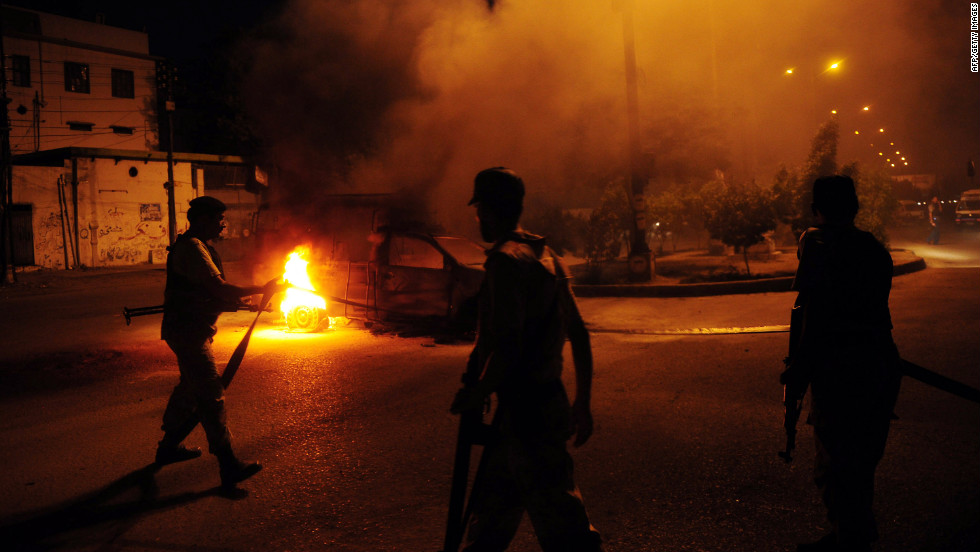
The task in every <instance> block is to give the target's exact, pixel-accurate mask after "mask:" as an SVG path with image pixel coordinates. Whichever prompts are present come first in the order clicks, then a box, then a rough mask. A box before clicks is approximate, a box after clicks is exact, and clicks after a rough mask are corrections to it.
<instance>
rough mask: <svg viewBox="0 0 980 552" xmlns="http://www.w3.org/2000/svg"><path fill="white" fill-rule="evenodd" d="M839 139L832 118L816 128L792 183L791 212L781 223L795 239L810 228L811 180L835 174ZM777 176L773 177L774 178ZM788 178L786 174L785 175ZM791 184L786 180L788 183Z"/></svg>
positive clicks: (835, 124) (837, 130) (835, 121)
mask: <svg viewBox="0 0 980 552" xmlns="http://www.w3.org/2000/svg"><path fill="white" fill-rule="evenodd" d="M839 140H840V128H839V127H838V125H837V120H836V119H831V120H829V121H827V122H826V123H824V124H823V125H821V126H820V130H818V131H817V134H816V136H814V137H813V142H812V143H811V145H810V155H809V156H808V157H807V160H806V163H805V164H804V165H803V169H802V170H801V171H800V178H799V179H798V180H797V182H796V193H795V194H791V195H792V196H795V199H796V202H797V203H796V208H795V212H792V211H787V212H786V213H785V215H784V216H785V217H786V219H785V222H787V223H788V224H789V225H790V226H791V227H792V229H793V233H794V234H796V236H797V237H799V235H800V234H802V233H803V231H804V230H806V229H807V227H809V226H810V221H811V212H810V205H811V204H812V203H813V181H814V180H816V179H818V178H820V177H821V176H833V175H834V174H837V144H838V142H839ZM778 175H779V174H778V173H777V177H778ZM787 178H788V175H787ZM789 182H791V181H788V183H789Z"/></svg>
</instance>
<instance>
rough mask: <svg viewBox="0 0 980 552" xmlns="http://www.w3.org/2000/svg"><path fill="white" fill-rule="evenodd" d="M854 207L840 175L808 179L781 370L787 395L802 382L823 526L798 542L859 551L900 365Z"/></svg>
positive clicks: (875, 253)
mask: <svg viewBox="0 0 980 552" xmlns="http://www.w3.org/2000/svg"><path fill="white" fill-rule="evenodd" d="M857 211H858V199H857V194H856V193H855V189H854V182H853V181H852V180H851V179H850V178H849V177H846V176H831V177H824V178H819V179H817V180H816V182H814V184H813V214H814V216H815V218H816V225H815V226H813V227H811V228H809V229H807V230H806V232H804V233H803V235H802V236H801V238H800V245H799V251H798V256H799V268H798V269H797V272H796V278H795V280H794V282H793V289H794V290H796V291H798V292H799V295H798V297H797V300H796V305H797V306H798V307H799V308H801V309H802V322H803V326H802V332H801V334H800V337H799V338H798V339H799V340H798V342H797V344H796V352H794V354H793V357H792V358H791V359H790V361H789V366H788V368H787V370H786V371H785V372H784V373H783V374H782V376H781V380H782V382H783V383H784V384H786V386H787V394H788V395H790V394H792V395H794V396H795V398H802V396H803V394H804V393H805V392H806V389H807V387H808V386H809V388H810V393H811V399H812V400H811V403H812V407H811V411H810V415H809V418H808V420H807V422H808V423H810V424H811V425H812V426H813V433H814V437H815V442H816V451H817V454H816V460H815V465H814V481H815V482H816V484H817V486H818V488H819V489H820V491H821V493H822V498H823V502H824V505H825V506H826V510H827V519H828V520H829V522H830V525H831V528H832V529H831V531H830V533H828V534H827V535H825V536H824V537H823V538H821V539H820V540H818V541H816V542H813V543H808V544H801V545H799V546H798V548H797V550H799V551H804V552H807V551H809V552H815V551H838V550H840V551H848V552H850V551H868V550H871V543H872V542H873V541H874V540H876V539H877V537H878V533H877V529H876V524H875V519H874V514H873V511H872V503H873V499H874V476H875V469H876V467H877V465H878V462H879V460H881V457H882V454H883V453H884V449H885V441H886V439H887V437H888V429H889V424H890V420H891V416H892V409H893V408H894V406H895V401H896V399H897V397H898V389H899V382H900V380H901V368H900V364H899V363H900V359H899V356H898V350H897V349H896V347H895V343H894V342H893V341H892V334H891V329H892V323H891V314H890V312H889V309H888V295H889V292H890V290H891V280H892V269H893V265H892V259H891V256H890V255H889V253H888V251H887V250H886V249H885V247H884V246H882V244H881V243H879V242H878V240H877V239H875V237H874V236H873V235H871V234H870V233H869V232H864V231H862V230H858V229H857V228H855V227H854V217H855V215H856V214H857Z"/></svg>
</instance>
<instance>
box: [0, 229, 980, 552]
mask: <svg viewBox="0 0 980 552" xmlns="http://www.w3.org/2000/svg"><path fill="white" fill-rule="evenodd" d="M950 234H952V232H950ZM951 238H952V236H951ZM911 239H912V238H911V237H910V238H906V242H909V243H911V242H910V240H911ZM975 245H976V244H975V242H974V234H961V235H959V238H956V239H955V240H953V243H952V244H951V245H949V246H946V248H945V249H943V246H936V247H935V248H932V249H931V250H930V251H929V252H928V253H920V252H919V249H918V248H920V247H922V246H921V245H915V247H916V253H917V254H921V255H922V256H923V258H926V260H927V262H928V263H929V264H930V268H928V269H926V270H923V271H920V272H915V273H912V274H908V275H904V276H900V277H897V278H895V280H894V285H893V291H892V298H891V309H892V316H893V320H894V325H895V332H894V333H895V340H896V342H897V343H898V346H899V350H900V351H901V352H902V355H903V357H905V358H906V359H908V360H910V361H912V362H915V363H917V364H920V365H922V366H925V367H927V368H930V369H932V370H935V371H937V372H940V373H942V374H944V375H946V376H948V377H951V378H954V379H956V380H959V381H961V382H964V383H966V384H968V385H971V386H973V387H978V386H980V370H978V367H980V363H978V361H977V360H978V358H980V340H978V339H977V336H978V335H980V286H978V285H977V284H978V282H980V269H978V268H977V267H978V264H977V258H976V257H977V252H978V251H980V248H976V247H975ZM893 246H899V247H902V246H904V245H903V242H902V240H901V239H898V238H896V239H895V243H893ZM944 252H947V253H944ZM949 252H951V253H949ZM964 252H965V253H964ZM940 253H942V255H940ZM961 254H962V255H963V256H957V255H961ZM929 255H932V256H933V257H936V258H937V259H940V258H942V259H947V260H935V261H932V260H930V259H929ZM950 255H952V256H953V257H952V258H953V260H948V259H949V258H950ZM937 265H938V266H937ZM163 279H164V275H163V272H162V271H161V270H159V269H154V270H144V271H141V272H138V273H137V272H132V273H124V274H122V275H106V276H100V277H93V278H92V279H91V281H87V280H85V281H83V280H84V279H79V281H78V282H77V284H76V285H75V286H73V287H71V288H70V289H66V290H45V289H30V290H28V291H29V293H23V294H16V293H9V292H4V295H3V296H2V297H0V308H2V312H3V313H4V314H3V322H2V327H0V330H2V332H3V333H2V335H3V336H4V337H3V347H2V352H0V442H2V447H0V465H2V466H3V477H2V478H0V496H2V497H3V498H2V499H0V541H2V542H4V543H5V544H4V549H5V550H6V549H13V550H113V551H116V550H118V551H159V550H168V551H192V550H195V551H246V550H256V551H259V550H261V551H269V550H275V551H286V550H289V551H304V550H338V551H382V550H383V551H433V552H435V551H436V550H439V549H440V547H441V544H442V534H443V531H444V529H445V516H446V506H447V500H448V496H449V480H450V472H451V467H452V454H453V447H454V443H455V437H456V436H455V431H456V428H457V420H456V418H455V417H454V416H452V415H451V414H450V413H449V411H448V406H449V403H450V401H451V399H452V397H453V394H454V392H455V390H456V389H457V388H458V386H459V376H460V375H461V373H462V370H463V368H464V364H465V360H466V356H467V354H468V353H469V350H470V347H471V346H472V345H471V344H470V343H465V342H463V343H453V344H442V343H437V342H435V341H434V340H433V339H432V338H428V337H411V338H405V337H395V336H392V335H373V334H371V333H370V332H369V331H367V330H365V329H363V328H360V327H359V326H358V325H356V324H352V325H351V326H349V327H341V328H337V329H333V330H330V331H326V332H323V333H316V334H303V333H286V332H284V331H283V330H282V326H281V325H280V324H278V323H276V321H275V319H274V318H275V316H274V315H272V314H263V315H262V318H261V319H260V321H259V323H258V326H257V329H256V332H255V334H254V335H253V337H252V340H251V345H250V347H249V351H248V354H247V355H246V357H245V361H244V363H243V365H242V368H241V370H240V371H239V373H238V375H237V377H236V380H235V381H234V382H233V385H232V386H231V387H230V388H229V390H228V392H227V396H226V397H227V399H226V403H227V408H228V413H229V427H230V428H231V430H232V432H233V434H234V442H235V444H236V449H237V450H238V452H239V453H240V455H241V456H242V457H243V458H247V459H256V460H259V461H261V462H262V463H263V464H264V466H265V469H264V470H263V471H262V472H260V473H259V474H258V475H257V476H255V477H254V478H252V479H250V480H249V481H247V482H245V483H244V484H243V485H242V487H243V488H244V489H246V490H247V496H243V497H241V498H239V499H237V500H232V499H229V498H226V497H223V496H220V495H219V494H218V493H217V490H216V486H217V484H218V470H217V464H216V462H215V461H214V459H213V457H211V456H209V455H207V454H205V456H204V457H202V458H200V459H197V460H193V461H190V462H184V463H181V464H175V465H171V466H166V467H164V468H162V469H160V470H159V471H154V470H153V469H151V468H150V467H149V465H150V463H151V462H152V459H153V452H154V449H155V446H156V442H157V440H159V438H160V436H161V433H160V431H159V426H160V417H161V415H162V412H163V408H164V405H165V403H166V400H167V396H168V394H169V392H170V390H171V389H172V387H173V385H174V384H175V383H176V381H177V370H176V365H175V362H174V360H173V355H172V353H171V352H170V351H169V349H167V347H166V345H165V344H164V343H163V342H161V341H160V340H159V317H143V318H138V319H134V321H133V324H132V326H128V327H127V326H126V325H125V324H124V322H123V320H122V316H121V314H120V312H121V310H122V307H123V306H130V307H133V306H143V305H150V304H156V303H159V302H160V298H161V296H162V292H161V290H162V287H163ZM793 299H794V294H792V293H767V294H752V295H732V296H723V297H703V298H702V297H695V298H659V299H626V298H596V299H581V300H580V303H581V308H582V311H583V314H584V316H585V318H586V320H587V321H588V322H589V324H590V326H591V328H592V329H593V330H596V331H595V332H594V333H593V335H592V340H593V347H594V353H595V359H596V374H595V383H594V402H593V412H594V416H595V420H596V432H595V435H594V436H593V437H592V439H591V440H590V441H589V442H588V443H586V445H585V446H583V447H582V448H580V449H576V450H574V452H573V457H574V459H575V462H576V466H575V467H576V479H577V482H578V483H579V486H580V487H581V489H582V493H583V496H584V498H585V502H586V506H587V507H588V508H589V511H590V515H591V516H592V521H593V523H594V525H595V526H596V527H597V528H598V529H599V531H600V532H601V533H602V534H603V537H604V539H605V541H606V543H607V544H606V546H607V548H606V549H607V550H608V551H647V550H651V551H652V550H705V551H735V550H744V551H753V552H754V551H783V550H794V549H795V548H794V547H795V543H796V542H803V541H810V540H814V539H816V538H818V537H819V536H821V535H822V534H823V533H824V532H825V531H826V525H825V524H824V520H823V508H822V505H821V504H820V499H819V494H818V492H817V490H816V489H815V487H814V486H813V484H812V482H811V469H812V456H813V444H812V441H811V439H812V433H811V431H810V428H809V427H808V426H805V424H803V423H802V422H801V424H800V435H799V437H798V449H797V455H796V460H794V462H793V463H792V464H785V463H783V461H782V460H781V459H780V458H778V457H777V455H776V452H777V451H778V450H780V449H781V448H782V446H783V439H784V436H783V430H782V405H781V392H782V390H781V387H780V385H779V384H778V381H777V377H778V374H779V372H780V371H781V370H782V368H783V366H782V358H783V357H784V356H785V348H786V338H787V337H786V334H785V333H779V332H776V333H751V334H730V335H652V334H654V333H656V332H657V331H658V330H666V329H685V328H729V327H757V326H779V325H785V324H788V323H789V309H790V306H791V305H792V302H793ZM253 316H254V314H251V313H247V312H239V313H232V314H226V315H223V317H222V319H221V321H220V322H219V333H218V336H217V337H216V339H215V351H216V355H217V357H218V361H219V364H220V365H223V363H224V362H225V361H226V360H227V358H228V357H229V355H230V354H231V351H232V350H233V349H234V347H235V346H236V345H237V343H238V341H239V340H240V339H241V337H242V335H243V332H244V330H245V328H246V327H247V326H248V324H249V323H251V319H252V317H253ZM644 331H645V332H647V333H646V334H644V333H642V332H644ZM631 332H632V333H631ZM637 332H639V333H637ZM570 356H571V355H570V354H569V353H568V351H567V349H566V373H565V376H566V378H565V379H566V382H567V384H568V385H569V389H572V388H573V385H574V384H573V379H572V367H571V361H570ZM896 414H897V415H898V417H899V419H898V420H896V421H895V423H894V425H893V426H892V428H893V429H892V433H891V435H890V438H889V444H888V447H887V449H886V452H885V458H884V460H883V461H882V463H881V465H880V468H879V470H878V478H877V503H876V510H877V514H878V520H879V525H880V532H881V539H880V541H879V543H878V544H877V546H876V549H877V550H887V551H890V552H901V551H909V552H912V551H923V550H930V551H937V552H938V551H966V550H975V549H976V548H977V546H978V544H980V523H978V520H980V469H978V467H980V406H978V405H977V404H974V403H970V402H967V401H965V400H963V399H960V398H957V397H954V396H952V395H948V394H946V393H944V392H942V391H939V390H936V389H933V388H930V387H927V386H926V385H924V384H922V383H919V382H917V381H914V380H910V379H908V378H906V379H905V380H904V381H903V387H902V392H901V396H900V398H899V402H898V406H897V408H896ZM188 444H189V445H192V446H200V447H202V448H204V449H205V450H206V448H207V445H206V442H205V439H204V435H203V433H202V432H201V430H200V429H197V430H195V432H194V433H193V434H192V435H191V437H190V438H189V443H188ZM9 543H13V548H8V546H9ZM510 550H514V551H532V550H538V547H537V544H536V542H535V540H534V536H533V533H532V531H531V528H530V524H529V523H528V522H527V520H526V518H525V521H524V524H523V525H522V528H521V531H520V534H519V536H518V538H517V540H516V541H515V542H514V544H513V545H512V547H511V548H510Z"/></svg>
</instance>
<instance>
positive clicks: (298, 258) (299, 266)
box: [279, 246, 327, 314]
mask: <svg viewBox="0 0 980 552" xmlns="http://www.w3.org/2000/svg"><path fill="white" fill-rule="evenodd" d="M309 255H310V250H309V248H308V247H303V246H300V247H297V248H296V249H294V250H293V252H292V253H290V254H289V257H288V258H287V259H286V269H285V272H283V275H282V279H283V281H285V282H287V283H290V284H292V285H294V286H296V287H291V288H289V289H287V290H286V293H285V295H284V296H283V299H282V302H281V303H279V310H280V311H281V312H282V313H283V314H286V313H288V312H290V311H291V310H293V309H295V308H296V307H308V308H316V309H326V308H327V302H326V300H325V299H324V298H323V297H320V296H319V295H316V294H314V293H311V292H310V291H307V290H313V291H316V288H314V287H313V282H311V281H310V275H309V273H308V272H307V271H306V267H307V266H308V265H309V264H310V262H309V261H308V260H306V259H307V258H308V257H309ZM297 288H303V289H297Z"/></svg>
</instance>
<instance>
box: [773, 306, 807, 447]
mask: <svg viewBox="0 0 980 552" xmlns="http://www.w3.org/2000/svg"><path fill="white" fill-rule="evenodd" d="M802 336H803V306H802V305H793V310H792V311H791V313H790V319H789V354H788V355H787V356H786V358H784V359H783V363H784V364H785V365H786V371H785V372H783V375H784V377H781V378H780V379H782V380H784V381H783V408H784V409H785V411H784V413H783V428H784V429H785V430H786V450H782V451H779V453H778V454H779V457H780V458H782V459H783V460H784V461H785V462H786V463H787V464H788V463H790V462H792V461H793V450H794V449H796V424H797V423H798V422H799V420H800V413H801V412H802V411H803V395H805V394H806V388H807V382H805V381H804V382H803V383H802V384H801V383H799V382H796V381H792V380H793V379H795V378H792V377H790V376H789V374H788V373H787V372H789V367H790V364H792V362H793V356H794V355H795V354H796V352H797V349H798V347H799V342H800V338H801V337H802Z"/></svg>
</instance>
